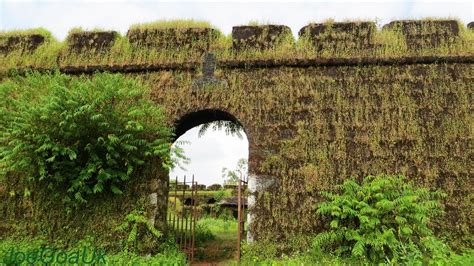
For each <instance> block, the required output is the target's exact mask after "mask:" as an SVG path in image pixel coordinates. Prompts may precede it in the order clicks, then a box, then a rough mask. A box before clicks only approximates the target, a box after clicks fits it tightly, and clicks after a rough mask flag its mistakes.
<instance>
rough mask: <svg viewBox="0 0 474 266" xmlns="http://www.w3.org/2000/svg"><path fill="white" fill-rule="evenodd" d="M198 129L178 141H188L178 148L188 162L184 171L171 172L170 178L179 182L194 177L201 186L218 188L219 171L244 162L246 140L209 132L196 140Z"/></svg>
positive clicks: (246, 149)
mask: <svg viewBox="0 0 474 266" xmlns="http://www.w3.org/2000/svg"><path fill="white" fill-rule="evenodd" d="M198 131H199V127H195V128H193V129H191V130H189V131H187V132H186V133H185V134H183V135H182V136H181V137H179V138H178V141H189V142H190V144H186V145H184V146H182V147H183V148H184V150H185V154H186V156H187V157H189V158H190V159H191V161H190V163H189V164H188V165H186V166H185V167H186V170H185V171H184V170H181V169H179V168H176V169H173V171H171V173H170V177H171V178H174V177H176V176H178V177H179V178H181V179H182V178H183V176H184V175H187V176H188V177H189V176H190V175H192V174H194V175H195V178H196V180H197V181H198V182H199V183H201V184H206V185H211V184H216V183H217V184H222V182H223V181H224V180H223V178H222V172H221V171H222V168H223V167H226V168H230V169H234V168H235V167H236V165H237V161H238V160H239V159H241V158H245V159H248V147H249V144H248V140H247V138H246V136H245V133H244V134H243V138H242V139H239V138H238V137H237V136H229V135H226V133H225V132H224V130H219V131H212V130H209V131H208V132H206V134H205V135H204V136H202V137H198Z"/></svg>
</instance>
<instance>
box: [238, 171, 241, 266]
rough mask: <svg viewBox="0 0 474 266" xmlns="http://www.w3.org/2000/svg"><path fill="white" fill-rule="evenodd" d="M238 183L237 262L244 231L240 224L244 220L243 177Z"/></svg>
mask: <svg viewBox="0 0 474 266" xmlns="http://www.w3.org/2000/svg"><path fill="white" fill-rule="evenodd" d="M238 183H239V184H238V188H237V190H238V192H237V222H238V224H237V226H238V228H237V261H240V237H241V230H242V228H241V225H242V224H241V222H240V221H241V218H242V217H241V215H242V214H241V213H240V212H241V209H240V207H241V206H240V200H241V199H240V198H241V186H242V177H239V181H238Z"/></svg>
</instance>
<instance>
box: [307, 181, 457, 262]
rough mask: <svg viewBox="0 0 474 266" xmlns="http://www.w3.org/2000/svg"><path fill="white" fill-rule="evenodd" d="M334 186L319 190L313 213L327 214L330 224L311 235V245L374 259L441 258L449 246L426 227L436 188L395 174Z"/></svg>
mask: <svg viewBox="0 0 474 266" xmlns="http://www.w3.org/2000/svg"><path fill="white" fill-rule="evenodd" d="M338 189H340V190H341V192H340V193H339V194H333V193H328V192H323V193H322V195H323V196H324V197H325V198H326V199H327V201H326V202H323V203H321V204H320V205H319V207H318V210H317V214H319V215H322V216H324V217H328V218H329V219H330V224H329V226H330V229H329V230H328V231H326V232H323V233H320V234H318V235H317V236H316V237H315V239H314V246H315V248H316V249H322V250H330V251H333V252H335V254H336V255H338V256H343V257H356V258H359V259H364V260H365V259H367V260H368V261H370V262H376V263H379V262H384V261H385V262H407V261H411V262H414V261H423V260H424V259H433V260H436V261H440V260H441V259H442V258H447V255H448V253H449V248H448V247H447V246H446V245H445V244H443V243H442V242H441V241H439V240H438V239H436V238H435V236H434V235H433V232H432V230H431V229H430V228H429V227H428V225H429V222H430V219H431V218H433V217H434V216H435V215H439V214H441V213H442V210H441V208H440V207H441V206H440V203H439V202H438V199H440V198H441V197H442V196H443V194H442V193H440V192H430V191H428V190H427V189H425V188H415V187H414V186H413V184H412V182H410V181H409V180H407V178H405V177H404V176H400V175H398V176H391V175H379V176H375V177H374V176H368V177H366V178H364V179H363V181H362V183H361V184H358V183H357V182H356V181H354V180H347V181H345V182H344V184H343V185H340V186H338Z"/></svg>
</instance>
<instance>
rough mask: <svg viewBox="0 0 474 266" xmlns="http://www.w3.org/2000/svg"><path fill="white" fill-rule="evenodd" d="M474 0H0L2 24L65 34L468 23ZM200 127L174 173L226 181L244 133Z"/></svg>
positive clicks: (242, 149)
mask: <svg viewBox="0 0 474 266" xmlns="http://www.w3.org/2000/svg"><path fill="white" fill-rule="evenodd" d="M473 3H474V2H473V1H472V0H471V1H469V0H464V1H449V0H444V1H436V0H432V1H426V0H425V1H393V0H392V1H383V0H380V1H350V0H345V1H338V0H332V1H258V2H256V1H220V2H218V1H202V0H201V1H199V0H195V1H172V2H171V1H119V0H115V1H86V0H83V1H79V0H64V1H60V0H56V1H47V0H41V1H33V0H31V1H25V0H23V1H21V0H19V1H12V0H0V30H13V29H27V28H35V27H45V28H47V29H48V30H50V31H51V32H52V33H53V35H54V36H56V37H57V38H58V39H59V40H63V39H64V38H65V37H66V36H67V33H68V31H69V29H71V28H73V27H82V28H84V29H93V28H103V29H113V30H117V31H119V32H121V33H123V34H125V32H126V31H127V29H128V27H129V26H130V25H131V24H135V23H142V22H150V21H154V20H158V19H178V18H180V19H195V20H206V21H209V22H211V23H212V24H213V25H214V26H216V27H217V28H219V29H221V30H222V31H223V32H224V33H225V34H229V33H230V32H231V31H232V26H234V25H241V24H245V23H248V22H249V21H255V20H257V21H259V22H269V23H277V24H284V25H287V26H289V27H291V29H292V31H293V33H294V34H297V32H298V31H299V29H300V28H301V27H303V26H304V25H306V24H307V23H308V22H318V21H323V20H325V19H327V18H334V19H335V20H336V21H337V20H345V19H369V20H376V21H377V22H378V24H379V26H382V25H383V24H386V23H387V22H389V21H391V20H395V19H407V18H423V17H452V18H457V19H460V20H461V21H462V22H463V23H464V24H467V23H469V22H470V21H473V20H474V16H473V13H474V4H473ZM197 131H198V130H197V129H196V128H195V129H192V130H190V131H188V132H187V133H186V134H185V135H183V136H181V138H180V140H187V141H189V142H190V144H189V145H186V146H185V149H186V154H187V155H188V157H189V158H190V159H191V163H190V164H189V165H187V166H186V168H187V171H183V170H180V169H176V170H175V171H173V172H172V173H171V176H173V177H174V176H175V175H181V176H182V175H183V174H185V173H187V174H188V175H190V174H194V175H195V176H196V178H197V180H198V181H200V182H201V183H204V184H211V183H222V181H223V180H222V177H221V170H222V168H223V167H227V168H234V167H235V165H236V163H237V160H239V159H240V158H247V157H248V142H247V139H246V138H245V137H244V138H243V139H242V140H241V139H239V138H237V137H231V136H226V135H225V133H224V132H219V131H217V132H212V131H210V132H208V134H206V135H205V136H203V137H201V138H198V137H197Z"/></svg>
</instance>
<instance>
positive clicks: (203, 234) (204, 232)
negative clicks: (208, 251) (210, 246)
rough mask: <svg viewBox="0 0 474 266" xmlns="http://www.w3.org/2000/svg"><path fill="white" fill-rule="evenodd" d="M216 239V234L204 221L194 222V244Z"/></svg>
mask: <svg viewBox="0 0 474 266" xmlns="http://www.w3.org/2000/svg"><path fill="white" fill-rule="evenodd" d="M214 239H216V235H215V234H214V233H213V232H212V231H211V228H209V225H208V224H206V223H200V222H198V223H196V228H195V240H196V246H202V245H203V244H204V243H205V242H207V241H210V240H214Z"/></svg>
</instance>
